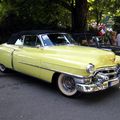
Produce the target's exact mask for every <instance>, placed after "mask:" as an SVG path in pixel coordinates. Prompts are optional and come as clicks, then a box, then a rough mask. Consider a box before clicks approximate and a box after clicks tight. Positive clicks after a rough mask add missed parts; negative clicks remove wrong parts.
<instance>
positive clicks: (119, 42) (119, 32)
mask: <svg viewBox="0 0 120 120" xmlns="http://www.w3.org/2000/svg"><path fill="white" fill-rule="evenodd" d="M117 45H118V46H120V31H118V32H117Z"/></svg>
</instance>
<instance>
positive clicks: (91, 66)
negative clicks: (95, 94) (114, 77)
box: [86, 63, 95, 74]
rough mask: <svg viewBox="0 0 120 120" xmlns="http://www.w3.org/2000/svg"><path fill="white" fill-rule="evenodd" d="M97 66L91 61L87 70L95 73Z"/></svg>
mask: <svg viewBox="0 0 120 120" xmlns="http://www.w3.org/2000/svg"><path fill="white" fill-rule="evenodd" d="M94 68H95V66H94V65H93V64H92V63H89V65H88V66H87V68H86V71H87V72H88V73H90V74H92V73H94Z"/></svg>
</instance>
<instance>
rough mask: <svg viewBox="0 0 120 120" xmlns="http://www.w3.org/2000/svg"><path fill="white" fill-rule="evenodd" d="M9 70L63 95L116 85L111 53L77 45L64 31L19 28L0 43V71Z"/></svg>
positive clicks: (113, 59)
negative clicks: (56, 90)
mask: <svg viewBox="0 0 120 120" xmlns="http://www.w3.org/2000/svg"><path fill="white" fill-rule="evenodd" d="M7 69H12V70H15V71H18V72H21V73H24V74H27V75H30V76H33V77H36V78H39V79H42V80H44V81H47V82H49V83H54V84H55V85H56V86H57V88H58V89H59V91H60V92H61V93H62V94H63V95H65V96H73V95H75V94H76V93H77V92H78V91H79V92H86V93H90V92H96V91H100V90H105V89H107V88H109V87H112V86H115V85H118V84H119V75H118V70H119V68H118V67H117V64H116V63H115V54H114V53H113V52H110V51H105V50H100V49H97V48H89V47H83V46H77V45H76V42H75V41H74V40H73V38H72V37H71V36H70V35H69V34H67V33H61V32H55V31H54V32H53V31H23V32H19V33H16V34H14V35H12V37H11V38H10V39H9V41H8V42H7V43H5V44H2V45H0V71H1V72H5V71H6V70H7Z"/></svg>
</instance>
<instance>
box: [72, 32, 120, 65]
mask: <svg viewBox="0 0 120 120" xmlns="http://www.w3.org/2000/svg"><path fill="white" fill-rule="evenodd" d="M73 37H74V38H75V39H76V41H77V42H78V43H79V44H80V45H82V46H89V47H95V48H99V49H104V50H107V51H112V52H114V53H115V54H116V61H117V63H118V64H120V46H117V45H114V44H113V41H112V39H111V38H110V37H107V40H106V39H104V38H103V37H100V36H96V35H95V34H91V33H76V34H73Z"/></svg>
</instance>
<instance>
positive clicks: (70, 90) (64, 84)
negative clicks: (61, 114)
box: [57, 74, 77, 97]
mask: <svg viewBox="0 0 120 120" xmlns="http://www.w3.org/2000/svg"><path fill="white" fill-rule="evenodd" d="M57 85H58V89H59V91H60V92H61V93H62V94H63V95H65V96H67V97H72V96H74V95H76V93H77V89H76V87H75V81H74V79H73V77H71V76H69V75H65V74H60V76H59V77H58V81H57Z"/></svg>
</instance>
